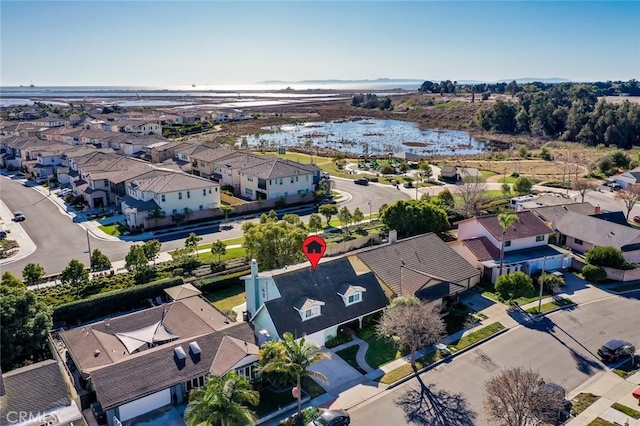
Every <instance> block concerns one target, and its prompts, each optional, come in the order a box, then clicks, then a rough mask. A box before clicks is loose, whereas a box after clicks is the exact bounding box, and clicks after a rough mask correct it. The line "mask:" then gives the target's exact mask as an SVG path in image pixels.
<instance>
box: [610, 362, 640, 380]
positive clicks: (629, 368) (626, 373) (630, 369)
mask: <svg viewBox="0 0 640 426" xmlns="http://www.w3.org/2000/svg"><path fill="white" fill-rule="evenodd" d="M638 371H640V365H638V363H635V364H634V365H631V359H628V360H627V362H625V363H624V364H622V365H619V366H618V368H615V369H614V370H613V372H614V373H616V374H617V375H618V376H620V377H622V378H623V379H626V378H627V377H631V376H633V375H634V374H636V373H637V372H638Z"/></svg>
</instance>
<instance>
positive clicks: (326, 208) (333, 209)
mask: <svg viewBox="0 0 640 426" xmlns="http://www.w3.org/2000/svg"><path fill="white" fill-rule="evenodd" d="M318 213H320V214H321V215H322V216H324V217H325V219H326V220H327V226H331V217H332V216H334V215H337V214H338V207H337V206H336V205H335V204H324V205H322V206H320V207H319V208H318Z"/></svg>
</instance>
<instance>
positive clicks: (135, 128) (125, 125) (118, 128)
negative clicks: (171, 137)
mask: <svg viewBox="0 0 640 426" xmlns="http://www.w3.org/2000/svg"><path fill="white" fill-rule="evenodd" d="M111 131H113V132H124V133H138V134H141V135H162V125H161V124H158V123H154V122H151V121H144V120H123V121H118V122H116V123H114V124H112V125H111Z"/></svg>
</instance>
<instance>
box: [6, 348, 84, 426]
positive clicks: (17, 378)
mask: <svg viewBox="0 0 640 426" xmlns="http://www.w3.org/2000/svg"><path fill="white" fill-rule="evenodd" d="M63 371H64V370H63V366H62V365H61V364H60V363H59V362H58V361H56V360H53V359H50V360H46V361H42V362H38V363H35V364H31V365H27V366H25V367H21V368H17V369H15V370H11V371H9V372H6V373H3V374H2V376H1V377H0V424H2V425H15V426H33V425H52V426H53V425H71V426H84V425H85V424H86V423H85V421H84V417H83V416H82V411H81V410H80V399H79V398H78V394H77V393H76V391H75V389H74V388H73V386H72V385H71V383H70V381H69V380H68V376H67V375H66V373H64V372H63Z"/></svg>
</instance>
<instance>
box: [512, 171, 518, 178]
mask: <svg viewBox="0 0 640 426" xmlns="http://www.w3.org/2000/svg"><path fill="white" fill-rule="evenodd" d="M511 177H512V178H518V177H520V173H518V172H513V173H511Z"/></svg>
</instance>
